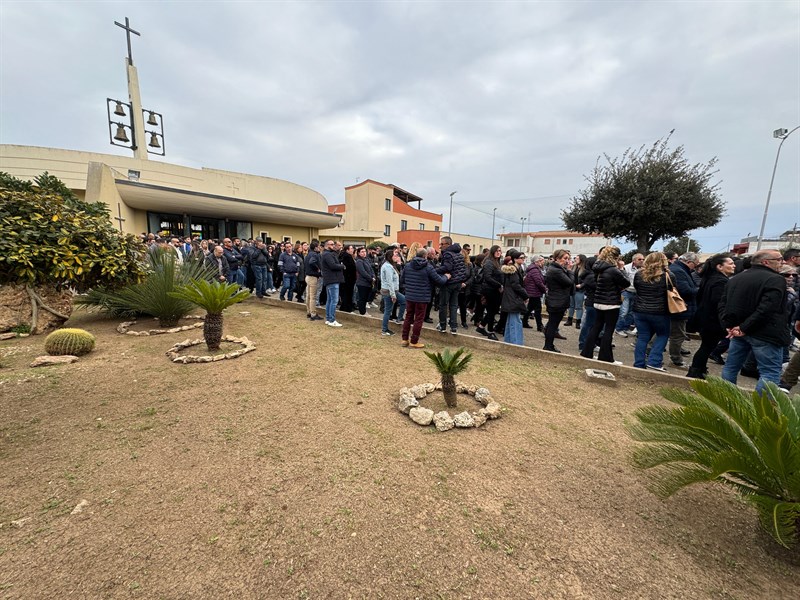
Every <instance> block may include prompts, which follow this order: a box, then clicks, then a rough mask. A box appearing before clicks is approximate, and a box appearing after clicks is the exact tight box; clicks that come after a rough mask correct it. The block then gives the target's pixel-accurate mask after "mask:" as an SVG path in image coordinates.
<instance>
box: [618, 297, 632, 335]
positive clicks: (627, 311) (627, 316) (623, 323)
mask: <svg viewBox="0 0 800 600" xmlns="http://www.w3.org/2000/svg"><path fill="white" fill-rule="evenodd" d="M634 296H636V292H629V291H628V290H625V291H623V292H622V306H621V307H620V309H619V318H618V319H617V326H616V327H615V329H616V330H617V331H625V330H626V329H628V328H629V327H630V326H631V325H633V298H634Z"/></svg>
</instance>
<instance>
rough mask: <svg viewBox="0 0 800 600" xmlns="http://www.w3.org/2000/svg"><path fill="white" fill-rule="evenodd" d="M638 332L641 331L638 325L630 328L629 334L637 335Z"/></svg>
mask: <svg viewBox="0 0 800 600" xmlns="http://www.w3.org/2000/svg"><path fill="white" fill-rule="evenodd" d="M637 333H639V332H638V331H637V330H636V327H633V328H631V329H629V330H628V334H629V335H636V334H637Z"/></svg>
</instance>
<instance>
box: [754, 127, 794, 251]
mask: <svg viewBox="0 0 800 600" xmlns="http://www.w3.org/2000/svg"><path fill="white" fill-rule="evenodd" d="M798 129H800V125H798V126H797V127H795V128H794V129H792V130H791V131H789V130H787V129H776V130H775V131H773V132H772V137H774V138H779V139H780V140H781V143H780V144H778V153H777V154H776V155H775V166H773V167H772V179H770V180H769V192H767V204H766V205H765V206H764V217H763V218H762V219H761V230H760V231H759V232H758V244H757V245H756V252H758V251H759V250H761V241H762V240H763V239H764V227H765V226H766V224H767V213H768V212H769V200H770V198H771V197H772V184H773V183H775V171H777V170H778V158H780V155H781V148H782V147H783V142H785V141H786V138H788V137H789V136H790V135H792V133H794V132H795V131H797V130H798Z"/></svg>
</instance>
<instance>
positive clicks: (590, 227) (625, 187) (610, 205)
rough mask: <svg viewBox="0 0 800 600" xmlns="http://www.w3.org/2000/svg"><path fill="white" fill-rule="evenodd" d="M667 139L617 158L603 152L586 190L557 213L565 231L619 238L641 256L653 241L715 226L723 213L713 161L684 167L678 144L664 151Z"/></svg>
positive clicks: (687, 163) (667, 145)
mask: <svg viewBox="0 0 800 600" xmlns="http://www.w3.org/2000/svg"><path fill="white" fill-rule="evenodd" d="M671 135H672V132H670V135H668V136H666V137H665V138H662V139H660V140H658V141H657V142H656V143H654V144H653V145H652V146H650V147H646V146H642V147H640V148H639V149H638V150H633V149H631V148H628V149H627V150H626V151H625V153H624V154H623V155H622V156H621V157H619V158H611V157H610V156H608V155H607V154H605V155H604V158H605V162H604V163H601V160H600V159H599V158H598V161H597V164H596V165H595V168H594V170H593V171H592V172H591V173H590V174H589V175H587V176H586V182H587V186H586V188H585V189H583V190H582V191H580V192H579V193H578V195H577V196H575V197H573V198H572V199H571V201H570V205H569V207H568V208H567V209H566V210H563V211H562V212H561V219H562V220H563V221H564V225H565V226H566V228H567V229H569V230H571V231H579V232H581V233H603V234H604V235H606V236H609V237H613V238H620V239H625V240H627V241H629V242H633V243H635V244H636V248H637V250H638V251H639V252H647V251H649V250H650V248H651V247H652V246H653V244H654V243H655V242H656V241H657V240H661V239H666V238H677V237H681V236H684V235H686V234H687V233H688V232H689V231H691V230H693V229H700V228H703V227H711V226H713V225H716V224H717V223H718V222H719V220H720V219H721V218H722V216H723V214H724V212H725V203H724V202H723V200H722V199H721V197H720V195H719V189H718V188H719V183H714V182H712V179H713V178H714V176H715V175H716V173H717V171H716V170H715V169H714V167H715V165H716V163H717V159H716V158H712V159H711V160H709V161H708V162H707V163H698V164H690V163H689V162H688V161H687V160H686V158H685V157H684V155H683V146H678V147H677V148H675V149H674V150H671V149H670V148H669V139H670V136H671Z"/></svg>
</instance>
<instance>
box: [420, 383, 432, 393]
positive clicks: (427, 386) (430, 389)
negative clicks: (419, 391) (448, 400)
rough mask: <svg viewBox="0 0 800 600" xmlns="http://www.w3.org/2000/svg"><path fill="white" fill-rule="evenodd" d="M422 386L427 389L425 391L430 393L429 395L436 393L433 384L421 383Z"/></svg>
mask: <svg viewBox="0 0 800 600" xmlns="http://www.w3.org/2000/svg"><path fill="white" fill-rule="evenodd" d="M420 385H421V386H423V387H424V388H425V391H426V392H428V393H429V394H430V393H431V392H434V391H436V386H435V385H433V384H432V383H421V384H420Z"/></svg>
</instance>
